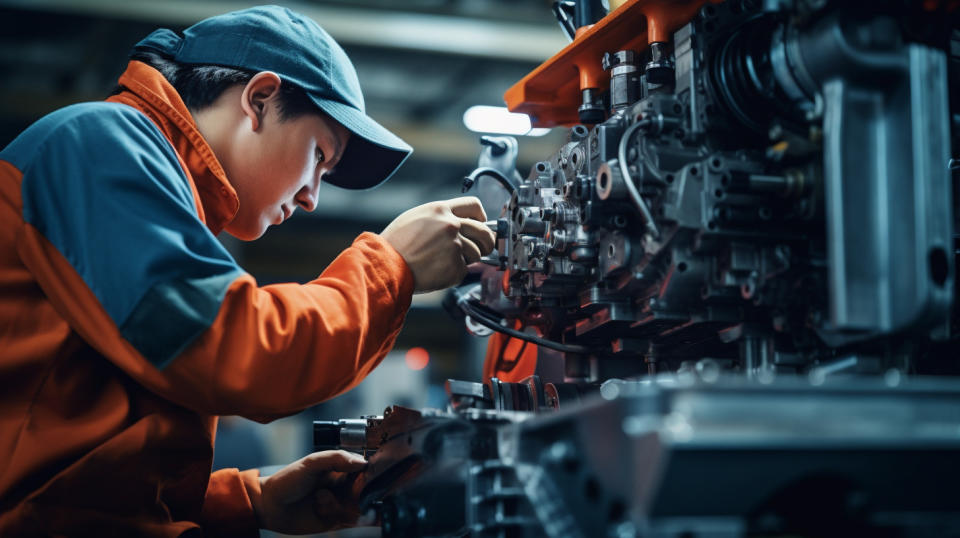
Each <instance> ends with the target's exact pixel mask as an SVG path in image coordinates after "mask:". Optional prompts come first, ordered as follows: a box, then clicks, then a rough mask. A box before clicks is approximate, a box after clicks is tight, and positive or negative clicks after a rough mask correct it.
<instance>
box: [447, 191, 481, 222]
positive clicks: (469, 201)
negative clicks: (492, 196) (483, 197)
mask: <svg viewBox="0 0 960 538" xmlns="http://www.w3.org/2000/svg"><path fill="white" fill-rule="evenodd" d="M446 204H447V207H449V208H450V211H452V212H453V214H454V215H456V216H458V217H461V218H465V219H473V220H479V221H480V222H484V221H486V220H487V212H486V211H484V210H483V205H482V204H481V203H480V199H479V198H477V197H476V196H462V197H460V198H453V199H451V200H447V201H446Z"/></svg>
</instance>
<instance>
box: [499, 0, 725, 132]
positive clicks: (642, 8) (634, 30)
mask: <svg viewBox="0 0 960 538" xmlns="http://www.w3.org/2000/svg"><path fill="white" fill-rule="evenodd" d="M722 1H723V0H628V1H627V2H625V3H624V4H623V5H621V6H620V7H619V8H617V9H616V10H615V11H613V12H611V13H609V14H608V15H607V16H606V17H604V18H603V19H601V20H600V21H599V22H597V23H596V24H594V25H592V26H590V27H585V28H581V29H580V30H578V31H577V34H576V39H574V41H573V42H572V43H570V44H569V45H567V46H566V47H564V49H563V50H561V51H560V52H558V53H557V54H556V55H555V56H554V57H553V58H550V59H549V60H547V61H546V62H544V63H543V64H541V65H540V66H539V67H537V68H536V69H534V70H533V71H532V72H531V73H530V74H529V75H527V76H526V77H524V78H523V79H522V80H520V82H517V83H516V84H514V85H513V86H512V87H511V88H510V89H509V90H507V93H506V94H504V96H503V97H504V100H505V101H506V102H507V107H508V108H509V109H510V111H511V112H522V113H524V114H528V115H529V116H530V122H531V123H532V124H533V125H534V126H536V127H553V126H556V125H573V124H575V123H579V118H578V117H577V108H578V107H579V106H580V104H581V99H582V95H581V90H584V89H586V88H596V89H597V90H599V91H603V90H606V89H607V86H609V84H610V81H609V77H608V76H607V75H606V74H605V73H604V72H603V69H602V68H601V67H600V61H601V59H602V58H603V54H604V53H605V52H617V51H620V50H634V51H636V52H641V51H643V50H645V49H646V48H647V47H648V46H649V44H650V43H655V42H663V41H669V39H670V34H671V33H672V32H674V31H675V30H676V29H677V28H679V27H680V26H682V25H684V24H686V23H687V22H688V21H689V20H690V19H691V18H692V17H693V16H694V15H695V14H696V13H697V10H699V9H700V7H701V6H703V5H704V4H706V3H707V2H710V3H713V4H719V3H720V2H722Z"/></svg>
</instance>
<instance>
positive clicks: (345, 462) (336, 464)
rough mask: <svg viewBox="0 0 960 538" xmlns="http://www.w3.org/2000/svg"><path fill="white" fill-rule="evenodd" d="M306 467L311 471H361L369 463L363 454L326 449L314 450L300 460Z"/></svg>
mask: <svg viewBox="0 0 960 538" xmlns="http://www.w3.org/2000/svg"><path fill="white" fill-rule="evenodd" d="M300 462H301V463H302V464H303V466H304V468H305V469H307V470H308V471H311V472H316V473H321V472H322V473H328V472H330V471H341V472H345V473H351V472H354V471H361V470H363V468H364V467H366V465H367V460H365V459H363V456H361V455H360V454H356V453H353V452H347V451H346V450H324V451H322V452H314V453H313V454H310V455H308V456H305V457H304V458H302V459H301V460H300Z"/></svg>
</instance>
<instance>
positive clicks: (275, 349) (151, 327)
mask: <svg viewBox="0 0 960 538" xmlns="http://www.w3.org/2000/svg"><path fill="white" fill-rule="evenodd" d="M89 108H92V109H93V112H91V111H90V110H89ZM28 157H29V158H28ZM21 159H25V162H24V163H20V166H19V168H20V169H21V170H23V178H22V188H21V193H22V199H23V216H24V223H25V224H24V227H23V230H21V232H20V233H19V234H18V237H19V238H18V245H17V248H18V252H19V254H20V256H21V259H22V260H23V261H24V263H25V265H27V267H28V268H30V270H31V271H32V273H33V274H34V275H35V276H36V277H37V281H38V283H39V284H40V286H41V287H42V288H43V290H44V292H45V293H46V294H47V296H48V297H49V298H50V301H51V302H52V303H53V304H54V306H55V307H56V308H57V310H58V311H59V312H60V314H61V315H62V316H63V317H64V318H65V319H66V320H67V321H68V322H69V323H70V325H71V326H72V327H73V328H74V330H76V331H77V332H78V333H79V334H80V335H81V336H82V337H83V338H84V339H85V340H86V341H87V342H88V343H90V345H91V346H93V347H94V348H96V349H97V350H98V351H100V352H101V353H102V354H103V355H104V356H106V357H107V358H108V359H109V360H111V361H112V362H114V363H115V364H116V365H117V366H119V367H120V368H121V369H123V370H124V371H125V372H126V373H127V374H129V375H130V376H131V377H133V378H134V379H136V380H137V381H138V382H139V383H141V384H143V385H144V386H146V387H147V388H149V389H150V390H152V391H154V392H156V393H158V394H160V395H162V396H164V397H165V398H167V399H170V400H172V401H175V402H177V403H179V404H181V405H184V406H186V407H189V408H192V409H194V410H197V411H200V412H206V413H209V414H218V415H220V414H237V415H243V416H247V417H250V418H254V419H258V420H267V419H270V418H273V417H276V416H280V415H284V414H289V413H293V412H296V411H299V410H300V409H303V408H305V407H307V406H310V405H312V404H315V403H317V402H319V401H322V400H324V399H326V398H329V397H332V396H334V395H336V394H339V393H341V392H343V391H345V390H348V389H349V388H351V387H352V386H354V385H355V384H356V383H358V382H359V381H360V380H361V379H363V377H365V376H366V375H367V374H368V373H369V372H370V371H371V370H372V369H373V368H374V367H375V366H376V365H377V364H378V363H379V361H380V360H381V359H382V358H383V357H384V356H385V355H386V353H387V352H388V351H389V350H390V348H391V347H392V345H393V342H394V340H395V338H396V335H397V333H398V332H399V330H400V328H401V326H402V323H403V318H404V315H405V313H406V311H407V309H408V307H409V304H410V299H411V296H412V293H413V277H412V275H411V273H410V270H409V268H408V267H407V266H406V263H405V262H404V261H403V259H402V257H400V255H399V254H398V253H397V252H396V251H395V250H394V249H393V248H392V247H391V246H390V245H389V244H387V243H386V242H385V241H384V240H382V239H381V238H380V237H379V236H376V235H374V234H363V235H361V236H360V237H359V238H358V239H357V240H356V241H355V242H354V244H353V245H352V246H351V247H350V248H348V249H347V250H346V251H344V252H343V254H341V256H339V257H338V258H337V259H336V260H335V261H334V262H333V263H332V264H331V265H330V267H328V268H327V270H326V271H324V272H323V274H321V275H320V276H319V277H318V278H317V279H316V280H314V281H312V282H310V283H308V284H305V285H298V284H283V285H274V286H264V287H260V286H258V285H257V283H256V281H255V280H254V279H253V278H252V277H251V276H250V275H248V274H247V273H245V272H244V271H243V270H242V269H240V267H238V266H237V264H236V263H235V262H234V260H233V259H232V257H231V256H230V255H229V254H228V253H227V252H226V250H225V249H224V248H223V247H222V246H221V245H220V243H219V242H218V241H217V240H216V238H215V237H214V236H213V235H212V234H211V233H210V231H209V230H208V229H207V228H206V226H205V225H204V224H203V223H202V222H201V221H200V220H199V219H198V217H197V212H196V208H195V206H194V202H193V197H192V193H191V189H190V185H189V183H188V180H187V178H186V176H185V175H184V172H183V170H182V168H180V165H179V161H178V159H177V156H176V154H175V153H174V152H173V149H172V147H170V144H169V143H168V142H167V141H166V139H165V138H164V137H163V135H162V133H160V131H159V130H158V129H157V128H156V127H155V126H154V125H153V124H152V123H151V122H150V121H149V119H147V118H146V117H145V116H143V115H142V114H140V113H139V112H136V111H135V110H133V109H132V108H128V107H125V106H123V105H115V104H98V105H89V106H88V109H87V110H83V111H81V112H79V113H76V114H74V115H73V116H70V117H67V118H66V119H63V120H62V122H61V124H60V125H59V126H58V127H56V128H55V129H52V130H51V133H50V134H49V136H48V137H47V139H46V140H45V141H44V142H43V143H42V144H39V145H37V149H36V150H35V154H34V155H31V156H27V157H24V156H21ZM14 164H18V163H14Z"/></svg>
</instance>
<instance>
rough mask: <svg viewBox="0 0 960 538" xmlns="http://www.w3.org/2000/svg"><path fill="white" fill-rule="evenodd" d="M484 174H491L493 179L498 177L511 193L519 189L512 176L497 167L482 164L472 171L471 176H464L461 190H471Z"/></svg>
mask: <svg viewBox="0 0 960 538" xmlns="http://www.w3.org/2000/svg"><path fill="white" fill-rule="evenodd" d="M483 176H490V177H492V178H493V179H496V180H497V181H499V182H500V184H501V185H503V187H504V188H505V189H507V190H508V191H510V194H513V193H514V192H516V191H517V186H516V185H514V184H513V182H512V181H510V178H508V177H507V176H505V175H503V173H502V172H500V171H499V170H497V169H496V168H490V167H488V166H482V167H480V168H477V169H476V170H474V171H473V172H470V175H469V176H467V177H465V178H463V188H462V189H461V190H460V192H467V191H468V190H470V189H471V188H472V187H473V184H474V183H476V182H477V180H478V179H480V178H481V177H483Z"/></svg>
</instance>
